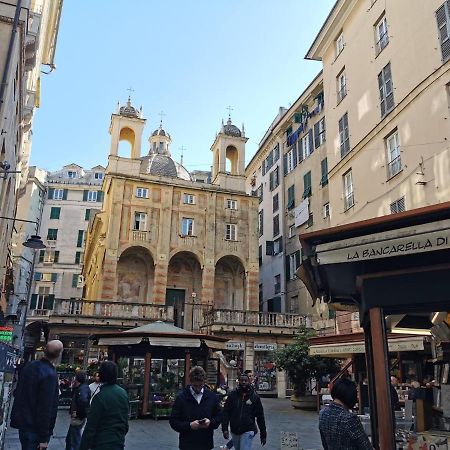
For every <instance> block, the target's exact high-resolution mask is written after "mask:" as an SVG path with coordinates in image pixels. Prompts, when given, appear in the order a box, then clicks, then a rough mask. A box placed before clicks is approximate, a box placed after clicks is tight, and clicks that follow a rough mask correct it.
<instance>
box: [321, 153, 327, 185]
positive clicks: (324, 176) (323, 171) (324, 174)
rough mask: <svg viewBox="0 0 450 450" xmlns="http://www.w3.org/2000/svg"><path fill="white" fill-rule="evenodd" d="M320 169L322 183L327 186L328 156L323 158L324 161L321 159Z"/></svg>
mask: <svg viewBox="0 0 450 450" xmlns="http://www.w3.org/2000/svg"><path fill="white" fill-rule="evenodd" d="M320 169H321V179H320V185H321V186H326V185H327V184H328V160H327V158H324V159H322V161H320Z"/></svg>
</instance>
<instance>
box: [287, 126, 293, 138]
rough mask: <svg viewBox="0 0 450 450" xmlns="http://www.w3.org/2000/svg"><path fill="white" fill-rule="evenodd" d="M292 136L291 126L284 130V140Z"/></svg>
mask: <svg viewBox="0 0 450 450" xmlns="http://www.w3.org/2000/svg"><path fill="white" fill-rule="evenodd" d="M291 134H292V126H290V127H288V129H287V130H286V139H287V138H288V137H289V136H290V135H291Z"/></svg>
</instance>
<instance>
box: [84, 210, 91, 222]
mask: <svg viewBox="0 0 450 450" xmlns="http://www.w3.org/2000/svg"><path fill="white" fill-rule="evenodd" d="M90 218H91V210H90V209H87V210H86V212H85V213H84V220H89V219H90Z"/></svg>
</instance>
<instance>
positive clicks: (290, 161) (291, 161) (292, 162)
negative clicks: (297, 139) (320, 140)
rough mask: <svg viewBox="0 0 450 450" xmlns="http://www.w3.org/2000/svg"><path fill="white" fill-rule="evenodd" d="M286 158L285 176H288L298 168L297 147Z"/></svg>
mask: <svg viewBox="0 0 450 450" xmlns="http://www.w3.org/2000/svg"><path fill="white" fill-rule="evenodd" d="M284 156H285V159H284V163H285V164H284V174H285V175H287V174H288V173H290V172H292V171H293V170H294V169H295V168H296V167H297V151H296V149H295V147H294V148H291V149H290V150H289V151H288V152H287V153H286V155H284Z"/></svg>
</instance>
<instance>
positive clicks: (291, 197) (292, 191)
mask: <svg viewBox="0 0 450 450" xmlns="http://www.w3.org/2000/svg"><path fill="white" fill-rule="evenodd" d="M294 206H295V185H292V186H289V188H288V201H287V209H292V208H294Z"/></svg>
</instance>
